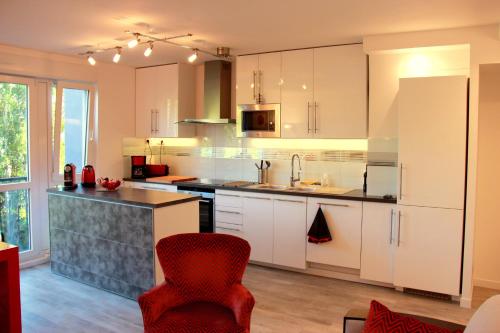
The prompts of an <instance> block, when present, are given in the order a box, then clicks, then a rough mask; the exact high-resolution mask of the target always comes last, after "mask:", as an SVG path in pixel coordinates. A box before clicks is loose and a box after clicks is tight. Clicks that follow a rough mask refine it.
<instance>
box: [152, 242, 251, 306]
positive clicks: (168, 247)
mask: <svg viewBox="0 0 500 333" xmlns="http://www.w3.org/2000/svg"><path fill="white" fill-rule="evenodd" d="M156 252H157V255H158V259H159V261H160V264H161V267H162V269H163V274H164V276H165V281H166V282H167V283H169V284H171V285H174V286H176V287H177V288H179V289H180V290H181V291H182V292H183V293H184V294H185V296H187V297H189V298H190V299H191V300H193V301H211V302H217V301H220V300H222V299H223V298H224V297H225V295H226V291H227V290H228V289H229V288H230V287H231V286H233V285H234V284H235V283H241V279H242V277H243V273H244V271H245V268H246V265H247V264H248V259H249V256H250V245H249V244H248V242H247V241H245V240H243V239H241V238H238V237H234V236H230V235H224V234H206V233H204V234H196V233H193V234H178V235H174V236H170V237H166V238H163V239H161V240H160V241H159V242H158V244H157V245H156Z"/></svg>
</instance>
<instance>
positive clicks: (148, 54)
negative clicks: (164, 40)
mask: <svg viewBox="0 0 500 333" xmlns="http://www.w3.org/2000/svg"><path fill="white" fill-rule="evenodd" d="M151 53H153V42H149V46H148V48H147V49H146V50H145V51H144V56H145V57H149V56H150V55H151Z"/></svg>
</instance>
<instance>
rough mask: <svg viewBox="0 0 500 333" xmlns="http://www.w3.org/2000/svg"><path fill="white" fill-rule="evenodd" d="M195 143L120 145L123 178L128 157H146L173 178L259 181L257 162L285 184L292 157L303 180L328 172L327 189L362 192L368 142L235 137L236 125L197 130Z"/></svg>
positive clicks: (135, 141)
mask: <svg viewBox="0 0 500 333" xmlns="http://www.w3.org/2000/svg"><path fill="white" fill-rule="evenodd" d="M197 133H198V136H197V137H196V138H193V139H168V138H167V139H163V141H164V145H163V148H161V147H160V142H161V140H162V139H151V141H150V142H151V151H150V150H149V147H148V146H147V145H146V144H145V139H143V138H126V139H124V141H123V155H124V170H125V173H124V174H125V175H130V156H131V155H146V156H148V163H150V159H151V157H150V156H152V161H151V162H152V163H160V150H161V162H162V163H167V164H168V165H169V166H170V172H171V174H175V175H184V176H196V177H199V178H217V179H226V180H248V181H256V180H257V168H256V167H255V163H260V160H261V159H262V160H269V161H270V162H271V168H270V169H269V181H270V182H272V183H277V184H287V183H288V182H289V179H290V176H291V164H290V163H291V157H292V155H293V154H295V153H297V154H299V156H300V157H301V165H302V179H312V180H320V179H321V177H322V176H323V174H327V175H328V178H329V183H330V185H331V186H338V187H348V188H361V187H362V186H363V173H364V171H365V166H366V159H367V140H362V139H360V140H312V139H304V140H298V139H289V140H286V139H267V141H266V139H246V138H236V135H235V126H234V125H220V126H198V128H197Z"/></svg>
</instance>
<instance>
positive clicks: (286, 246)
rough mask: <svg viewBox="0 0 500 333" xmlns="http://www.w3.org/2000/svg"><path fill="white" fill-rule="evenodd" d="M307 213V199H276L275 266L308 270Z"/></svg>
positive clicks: (295, 197) (293, 197) (288, 197)
mask: <svg viewBox="0 0 500 333" xmlns="http://www.w3.org/2000/svg"><path fill="white" fill-rule="evenodd" d="M306 211H307V198H306V197H299V196H281V195H280V196H275V197H274V248H273V263H274V264H276V265H281V266H288V267H294V268H299V269H305V268H306V234H307V231H306V219H307V213H306Z"/></svg>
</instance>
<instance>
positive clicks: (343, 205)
mask: <svg viewBox="0 0 500 333" xmlns="http://www.w3.org/2000/svg"><path fill="white" fill-rule="evenodd" d="M318 205H320V206H333V207H349V205H346V204H334V203H325V202H318Z"/></svg>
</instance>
